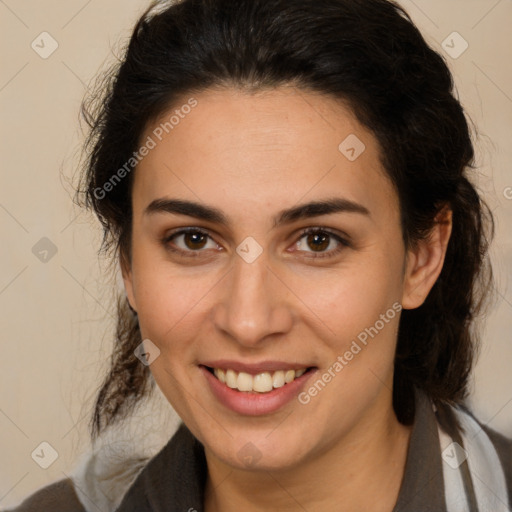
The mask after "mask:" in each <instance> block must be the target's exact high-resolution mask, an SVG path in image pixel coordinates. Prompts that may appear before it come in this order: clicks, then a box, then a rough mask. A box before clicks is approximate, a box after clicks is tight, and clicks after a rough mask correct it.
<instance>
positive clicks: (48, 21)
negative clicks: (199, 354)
mask: <svg viewBox="0 0 512 512" xmlns="http://www.w3.org/2000/svg"><path fill="white" fill-rule="evenodd" d="M401 3H402V5H403V6H404V7H405V8H406V9H407V10H408V12H409V13H410V14H411V16H412V17H413V19H414V21H415V22H416V23H417V24H418V26H419V28H420V29H421V30H422V31H423V33H424V34H425V36H426V37H427V39H428V41H429V42H430V43H431V44H432V45H433V47H434V48H436V49H437V50H439V51H441V53H443V54H444V55H445V56H446V59H447V61H448V62H449V64H450V66H451V69H452V70H453V73H454V77H455V80H456V84H457V89H458V94H459V96H460V99H461V101H462V103H463V105H464V106H465V108H466V109H467V112H468V113H469V115H470V116H471V117H472V119H473V120H474V122H475V124H476V125H477V126H478V129H479V140H478V141H477V143H476V149H477V163H478V165H479V167H480V171H481V177H480V178H479V186H480V188H481V190H482V191H483V192H484V194H485V197H486V198H487V200H488V202H489V204H490V206H491V208H492V210H493V211H494V214H495V215H496V218H497V236H496V240H495V243H494V248H493V261H494V265H495V271H496V274H497V282H498V293H497V295H496V300H495V302H494V305H493V309H492V311H491V313H490V315H489V317H488V322H487V324H486V326H485V331H484V340H485V342H484V346H483V348H482V353H481V357H480V359H479V362H478V366H477V369H476V373H475V382H474V393H473V396H472V404H473V407H474V410H475V411H476V413H477V416H478V417H479V418H480V419H481V420H482V421H484V422H486V423H489V425H491V426H492V427H494V428H496V429H498V430H500V431H502V432H504V433H507V434H508V435H512V372H511V371H510V366H511V363H512V343H511V331H512V289H511V269H512V229H511V226H512V172H511V165H512V149H511V148H512V51H511V49H512V33H511V30H510V27H511V26H512V2H510V0H499V1H498V0H457V1H456V0H450V1H445V0H435V1H432V0H428V1H426V0H415V1H414V2H413V1H411V0H403V1H402V2H401ZM147 5H148V3H147V2H146V1H143V0H108V1H99V0H89V1H86V0H85V1H84V0H68V1H66V2H62V1H61V2H58V1H56V0H48V1H46V2H39V1H35V0H26V1H24V2H21V1H15V0H0V20H1V21H0V33H1V46H0V47H1V48H2V63H3V64H2V68H1V71H0V109H1V115H2V117H1V119H2V122H1V127H0V130H1V132H0V144H1V155H2V161H1V171H0V178H1V181H0V230H1V231H0V233H1V250H0V258H1V260H0V268H1V271H0V312H1V313H0V322H1V324H0V325H1V332H2V342H1V343H2V352H1V353H2V357H1V358H0V390H1V395H0V508H1V507H6V506H9V505H13V504H16V503H17V502H18V501H19V500H20V499H21V498H22V497H23V496H25V495H27V494H28V493H30V492H32V491H33V490H34V489H36V488H38V487H40V486H42V485H44V484H46V483H49V482H51V481H53V480H56V479H60V478H63V477H64V475H66V474H68V473H69V471H71V469H72V467H73V464H74V462H75V461H76V460H77V457H78V456H79V455H80V454H81V453H82V452H83V451H84V450H86V449H87V447H88V438H87V421H88V412H89V410H90V406H91V403H92V402H91V400H92V397H93V396H94V393H95V390H96V386H97V385H98V383H99V379H100V378H101V376H102V375H103V374H102V372H103V370H104V369H105V361H106V358H107V356H108V351H109V347H110V334H111V328H112V314H111V308H110V306H109V304H110V300H111V285H112V284H115V283H110V282H107V283H106V282H105V279H104V278H102V277H101V276H102V267H101V265H100V261H99V260H98V258H97V256H96V252H95V251H96V249H97V248H98V246H99V240H100V238H99V231H98V228H97V226H96V224H95V223H94V222H93V221H92V220H91V219H90V218H89V217H88V216H87V215H84V214H81V213H80V212H79V210H77V209H76V208H74V207H73V206H72V202H71V199H70V198H71V194H72V188H71V186H70V180H71V179H72V177H73V175H74V172H75V171H74V170H75V169H76V161H77V152H78V151H79V144H80V141H81V140H82V139H81V137H82V136H81V134H80V130H79V126H78V108H79V105H80V102H81V99H82V97H83V95H84V93H85V92H86V90H87V88H88V85H90V83H91V79H92V78H93V77H94V76H95V75H96V74H97V72H98V70H99V69H100V67H101V66H102V65H103V64H104V63H105V62H111V60H112V57H111V54H112V52H111V49H112V47H116V46H117V44H118V42H119V41H121V42H122V41H124V38H126V37H128V35H129V32H130V29H131V27H132V26H133V24H134V22H135V20H136V19H137V17H138V15H139V14H140V13H141V12H142V11H143V9H144V8H145V7H146V6H147ZM43 31H46V32H48V33H49V34H51V36H52V37H53V38H54V39H55V40H56V41H57V42H58V48H57V50H56V51H55V52H54V53H53V54H52V55H50V56H49V57H48V58H47V59H43V58H41V57H40V56H39V55H38V54H37V53H36V52H35V51H34V50H33V49H32V48H31V43H32V41H33V40H34V39H36V38H37V37H38V36H39V34H40V33H41V32H43ZM454 31H457V32H458V33H460V34H461V36H462V37H463V38H464V40H466V41H467V43H468V44H469V46H468V48H467V50H466V51H465V52H464V53H462V55H460V56H459V57H458V58H455V59H454V58H452V57H450V56H449V55H447V54H446V53H445V51H444V50H443V47H442V42H443V41H444V40H445V39H446V38H447V37H448V36H449V35H450V34H451V33H452V32H454ZM44 37H47V36H44ZM452 38H453V37H452ZM37 41H40V38H38V39H36V43H37ZM45 41H46V44H45V48H46V50H47V49H48V48H50V42H49V39H46V40H45ZM450 41H451V39H450V38H449V39H448V44H450V45H452V46H454V49H453V50H451V51H452V52H453V51H456V50H460V49H461V48H462V47H461V46H460V45H461V44H462V41H461V40H458V39H454V43H453V44H452V43H451V42H450ZM39 44H40V43H39ZM40 45H41V44H40ZM40 51H43V49H42V48H40ZM43 237H47V238H48V239H50V240H51V242H52V243H53V244H54V245H55V247H56V248H57V253H56V254H55V255H54V256H53V257H51V258H50V259H49V260H48V261H47V262H42V261H40V259H38V258H37V257H36V256H35V255H34V253H33V252H32V248H33V247H34V245H35V244H36V243H38V241H39V240H40V239H41V238H43ZM41 243H42V244H43V245H44V244H45V243H46V244H47V242H41ZM43 249H44V247H43ZM50 255H51V253H48V256H47V257H49V256H50ZM43 441H46V442H48V443H50V444H51V445H52V446H53V447H54V448H55V450H56V451H57V452H58V455H59V457H58V459H57V460H56V461H55V463H54V464H53V465H52V466H51V467H50V468H49V469H46V470H44V469H41V468H40V467H39V466H38V465H37V464H36V463H35V462H34V460H33V459H32V458H31V453H32V452H33V450H34V449H35V448H36V447H38V446H39V445H40V443H41V442H43Z"/></svg>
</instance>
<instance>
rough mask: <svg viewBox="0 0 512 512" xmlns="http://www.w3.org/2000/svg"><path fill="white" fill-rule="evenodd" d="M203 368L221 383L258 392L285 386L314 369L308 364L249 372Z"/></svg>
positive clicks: (243, 390) (267, 391) (263, 392)
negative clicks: (300, 366) (301, 366)
mask: <svg viewBox="0 0 512 512" xmlns="http://www.w3.org/2000/svg"><path fill="white" fill-rule="evenodd" d="M204 368H205V369H206V370H207V371H208V372H209V373H211V374H212V375H213V376H214V377H215V378H216V379H217V380H218V381H220V382H221V383H222V384H225V385H226V386H227V387H229V388H231V389H233V390H235V391H241V392H243V393H258V394H265V393H270V392H272V391H273V390H275V389H279V388H283V387H286V386H287V385H289V384H291V383H293V382H294V381H296V380H297V379H299V378H300V377H302V376H303V375H304V374H306V373H308V372H312V371H313V370H315V369H316V368H315V367H314V366H310V367H303V368H296V369H282V370H275V371H263V372H259V373H255V374H251V373H248V372H244V371H236V370H234V369H232V368H220V367H210V366H204Z"/></svg>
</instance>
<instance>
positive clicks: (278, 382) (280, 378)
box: [272, 370, 284, 388]
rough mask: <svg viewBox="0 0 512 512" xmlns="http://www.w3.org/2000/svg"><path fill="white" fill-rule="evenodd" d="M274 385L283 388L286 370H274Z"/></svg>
mask: <svg viewBox="0 0 512 512" xmlns="http://www.w3.org/2000/svg"><path fill="white" fill-rule="evenodd" d="M272 385H273V386H274V387H275V388H281V387H283V386H284V372H283V370H278V371H277V372H274V376H273V377H272Z"/></svg>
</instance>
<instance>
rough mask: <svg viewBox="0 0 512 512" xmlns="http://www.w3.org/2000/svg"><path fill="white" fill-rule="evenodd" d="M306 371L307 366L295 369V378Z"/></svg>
mask: <svg viewBox="0 0 512 512" xmlns="http://www.w3.org/2000/svg"><path fill="white" fill-rule="evenodd" d="M305 373H306V368H302V369H301V370H295V378H296V379H297V378H298V377H300V376H301V375H304V374H305Z"/></svg>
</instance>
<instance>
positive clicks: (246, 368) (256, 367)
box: [201, 359, 311, 375]
mask: <svg viewBox="0 0 512 512" xmlns="http://www.w3.org/2000/svg"><path fill="white" fill-rule="evenodd" d="M201 364H202V365H203V366H208V367H210V368H222V369H223V370H234V371H235V372H238V373H240V372H245V373H249V374H251V375H258V373H263V372H276V371H278V370H300V369H301V368H310V367H311V365H309V364H303V363H288V362H285V361H260V362H258V363H243V362H241V361H232V360H229V359H219V360H216V361H205V362H203V363H201Z"/></svg>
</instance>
